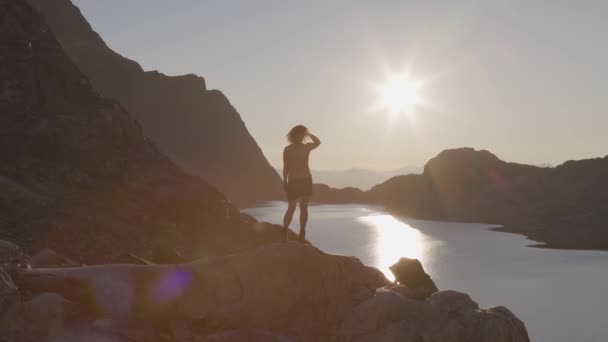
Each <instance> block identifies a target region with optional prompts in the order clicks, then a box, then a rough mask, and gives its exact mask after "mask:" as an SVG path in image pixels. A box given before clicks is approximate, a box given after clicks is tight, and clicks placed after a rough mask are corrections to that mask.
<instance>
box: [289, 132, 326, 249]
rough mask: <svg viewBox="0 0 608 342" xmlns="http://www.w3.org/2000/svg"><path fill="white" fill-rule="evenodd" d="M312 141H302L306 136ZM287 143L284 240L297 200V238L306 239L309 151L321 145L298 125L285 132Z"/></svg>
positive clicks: (309, 180)
mask: <svg viewBox="0 0 608 342" xmlns="http://www.w3.org/2000/svg"><path fill="white" fill-rule="evenodd" d="M307 137H308V138H310V140H312V142H309V143H304V140H305V139H306V138H307ZM287 140H288V141H289V145H287V147H285V150H283V187H284V188H285V192H287V200H288V201H289V205H288V207H287V212H286V213H285V218H284V219H283V227H285V241H287V233H288V230H289V225H290V224H291V219H292V218H293V213H294V212H295V211H296V206H297V204H298V200H299V202H300V236H299V240H300V241H301V242H304V241H305V240H306V223H307V222H308V199H309V198H310V196H311V195H312V175H311V174H310V169H309V168H308V156H309V155H310V151H312V150H314V149H315V148H317V147H319V145H321V141H320V140H319V138H317V137H315V136H314V135H313V134H311V133H310V132H309V131H308V128H306V126H302V125H298V126H295V127H294V128H292V129H291V130H290V131H289V133H287Z"/></svg>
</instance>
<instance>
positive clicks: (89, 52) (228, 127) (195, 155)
mask: <svg viewBox="0 0 608 342" xmlns="http://www.w3.org/2000/svg"><path fill="white" fill-rule="evenodd" d="M28 2H29V3H30V4H31V5H32V6H34V7H35V8H37V9H38V10H39V11H40V13H41V14H42V15H43V16H44V17H45V20H46V21H47V23H48V25H49V26H50V28H51V30H52V31H53V33H54V34H55V36H56V38H57V39H58V41H59V42H60V44H61V45H62V46H63V48H64V50H65V51H66V53H67V55H68V56H69V57H70V59H71V60H72V61H73V62H74V63H75V64H76V66H77V67H78V68H79V69H80V70H81V71H82V72H83V73H84V75H85V76H86V77H87V78H88V79H89V80H90V81H91V84H92V87H93V89H94V90H95V91H98V92H99V93H101V94H102V95H103V96H105V97H108V98H112V99H116V100H118V101H120V103H121V104H122V105H123V106H124V107H125V108H126V110H128V111H129V113H130V114H131V115H133V117H134V118H136V119H137V120H138V121H139V122H140V123H141V125H142V128H143V132H144V135H145V136H146V137H148V138H150V139H151V140H152V141H154V142H155V143H157V144H158V146H159V148H160V149H161V150H162V151H163V152H164V153H165V154H166V155H168V156H169V157H171V159H172V160H174V161H175V162H176V163H178V164H179V165H180V166H181V167H183V168H185V169H186V170H187V171H188V172H189V173H191V174H195V175H199V176H201V177H203V178H204V179H205V180H207V181H209V182H210V183H211V184H212V185H214V186H215V187H217V188H218V189H220V190H221V191H222V192H223V193H224V194H226V196H227V198H228V199H229V200H231V201H233V202H236V203H238V204H248V203H252V202H254V201H263V200H270V199H273V200H276V199H279V198H282V196H283V191H282V181H281V179H280V177H279V175H278V174H277V172H276V171H275V170H274V169H273V168H272V166H271V165H270V164H269V163H268V161H267V160H266V158H265V157H264V154H263V153H262V150H261V149H260V148H259V146H258V145H257V143H256V141H255V140H254V139H253V137H252V136H251V134H249V132H248V130H247V127H246V126H245V123H244V122H243V121H242V120H241V117H240V115H239V113H238V112H237V110H236V109H235V108H234V107H233V106H232V105H231V104H230V102H229V100H228V99H227V97H226V96H224V94H223V93H222V92H220V91H218V90H208V89H207V88H206V85H205V80H204V79H203V78H202V77H198V76H196V75H192V74H190V75H182V76H167V75H164V74H162V73H160V72H158V71H144V70H143V69H142V68H141V66H140V65H139V64H138V63H137V62H135V61H132V60H129V59H127V58H125V57H123V56H121V55H119V54H118V53H116V52H115V51H113V50H112V49H111V48H110V47H108V46H107V45H106V43H105V42H104V41H103V39H102V38H101V37H100V36H99V35H98V34H97V33H96V32H95V31H93V29H92V28H91V26H90V25H89V23H88V22H87V21H86V19H85V18H84V17H83V16H82V14H81V13H80V10H79V9H78V7H76V6H75V5H74V4H73V3H72V2H71V1H70V0H28ZM117 10H119V9H118V8H117ZM175 53H178V54H179V52H178V51H176V52H175ZM243 170H246V172H243Z"/></svg>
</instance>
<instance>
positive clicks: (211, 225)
mask: <svg viewBox="0 0 608 342" xmlns="http://www.w3.org/2000/svg"><path fill="white" fill-rule="evenodd" d="M0 44H1V46H2V48H1V49H0V194H1V195H0V236H1V237H2V238H5V239H10V240H13V241H17V242H19V243H20V244H22V245H24V246H25V247H27V248H28V249H36V248H39V247H42V246H49V247H51V248H56V249H58V250H62V251H65V252H66V253H67V254H69V255H70V256H72V257H73V258H76V259H79V260H81V261H85V262H100V261H104V262H105V261H117V260H122V259H124V256H125V254H126V253H127V252H135V253H138V254H141V255H144V256H152V254H153V251H154V250H159V249H160V250H163V249H166V248H169V249H173V248H175V249H178V250H180V251H181V252H183V253H185V254H186V255H188V256H195V255H205V254H209V253H213V254H217V253H220V254H221V253H229V252H234V251H237V250H241V249H245V248H248V247H251V246H255V245H259V244H261V243H264V242H265V241H267V240H268V238H269V235H272V233H273V232H274V229H273V228H272V227H270V226H269V225H261V224H260V225H256V224H255V222H254V221H253V220H252V219H250V218H248V217H246V216H243V215H241V214H240V213H239V212H238V210H237V209H236V208H234V207H233V206H232V205H231V204H230V203H229V202H227V201H226V199H225V198H224V196H223V195H222V194H221V193H220V192H218V191H217V190H215V188H213V187H212V186H210V185H209V184H207V183H206V182H204V181H203V180H201V179H200V178H198V177H193V176H189V175H187V174H186V173H185V172H184V171H182V170H181V169H180V168H178V167H177V166H175V165H174V164H173V163H172V162H171V161H170V160H169V159H168V158H167V157H166V156H164V155H163V154H162V153H160V152H159V151H158V150H157V149H156V147H155V146H154V145H153V144H152V143H150V142H149V141H148V140H147V139H146V138H145V137H144V135H143V134H142V130H141V128H140V126H139V124H138V123H137V121H135V120H134V119H133V118H132V117H131V116H130V115H129V114H128V113H127V111H125V109H123V107H122V106H121V105H120V104H119V103H118V102H116V101H114V100H108V99H105V98H103V97H100V96H99V95H98V94H97V93H96V92H94V91H93V88H92V87H91V85H90V83H89V81H88V80H87V78H86V77H85V76H84V75H83V74H82V73H81V72H80V71H79V70H78V68H77V67H76V66H75V65H73V63H72V62H71V61H70V59H69V58H68V56H67V55H66V54H65V53H64V51H63V49H62V48H61V46H60V45H59V43H58V42H57V41H56V39H55V38H54V36H53V34H52V33H51V30H50V28H49V27H48V26H47V25H46V24H45V22H44V19H43V18H42V16H40V15H39V14H38V13H37V12H36V11H35V10H34V9H33V8H31V7H30V6H28V5H27V4H25V3H24V2H23V1H17V0H0ZM254 225H255V226H256V228H257V229H255V230H254V229H253V226H254ZM276 233H277V234H278V233H279V232H278V231H277V232H276ZM276 238H278V235H277V236H276Z"/></svg>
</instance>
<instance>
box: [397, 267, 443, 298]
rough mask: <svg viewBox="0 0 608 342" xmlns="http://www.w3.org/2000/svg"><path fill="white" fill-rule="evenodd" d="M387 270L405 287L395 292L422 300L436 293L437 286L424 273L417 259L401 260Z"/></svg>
mask: <svg viewBox="0 0 608 342" xmlns="http://www.w3.org/2000/svg"><path fill="white" fill-rule="evenodd" d="M389 269H390V270H391V272H393V274H394V275H395V280H396V281H397V282H398V283H399V284H402V285H405V287H406V289H401V291H399V290H397V292H400V293H402V294H404V295H406V296H409V297H413V298H422V299H424V298H428V297H429V296H430V295H432V294H433V293H435V292H437V291H438V289H437V285H435V282H434V281H433V279H431V276H430V275H428V274H427V273H426V272H425V271H424V268H422V264H421V263H420V261H419V260H418V259H410V258H401V259H399V261H397V262H396V263H395V264H394V265H392V266H390V267H389ZM403 291H405V292H403Z"/></svg>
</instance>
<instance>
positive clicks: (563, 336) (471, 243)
mask: <svg viewBox="0 0 608 342" xmlns="http://www.w3.org/2000/svg"><path fill="white" fill-rule="evenodd" d="M285 208H286V204H285V203H283V202H272V203H270V204H269V205H268V206H264V207H259V208H252V209H247V210H245V211H246V212H247V213H249V214H251V215H253V216H255V217H256V218H257V219H259V220H262V221H268V222H273V223H281V222H282V220H283V213H284V211H285ZM297 215H298V212H297V211H296V215H294V223H293V224H292V229H294V230H296V231H297V230H298V229H299V228H298V223H297V221H298V217H297ZM491 227H493V226H490V225H481V224H470V223H446V222H433V221H422V220H413V219H409V218H402V217H395V216H393V215H390V214H388V213H386V212H384V211H383V210H382V209H381V208H379V207H374V206H363V205H319V206H311V207H310V219H309V224H308V229H307V238H308V240H310V241H311V242H313V243H314V244H315V245H316V246H318V247H320V248H321V249H323V250H325V251H327V252H329V253H334V254H342V255H353V256H356V257H358V258H360V259H361V260H362V261H363V262H364V263H365V264H367V265H371V266H375V267H377V268H379V269H380V270H381V271H383V272H384V273H385V274H386V275H387V277H389V279H392V274H390V271H388V266H390V265H391V264H393V263H394V262H395V261H397V260H398V259H399V258H400V257H402V256H406V257H413V258H418V259H420V261H421V262H422V264H423V265H424V267H425V269H426V271H427V272H428V273H429V274H430V275H431V276H432V277H433V279H434V280H435V282H436V283H437V286H438V287H439V288H440V289H444V290H445V289H453V290H458V291H462V292H466V293H468V294H469V295H471V297H472V298H473V299H474V300H475V301H477V302H478V303H479V304H480V306H482V307H489V306H495V305H504V306H507V307H508V308H509V309H511V310H512V311H513V312H514V313H515V314H516V315H517V316H518V317H519V318H520V319H522V320H523V321H524V323H525V324H526V327H527V328H528V332H529V334H530V338H531V340H532V341H534V342H536V341H541V342H544V341H547V342H587V341H589V342H591V341H593V342H600V341H608V315H607V314H606V312H607V310H608V295H607V294H606V292H607V291H608V252H602V251H571V250H552V249H540V248H530V247H527V246H529V245H531V244H534V242H533V241H530V240H528V239H526V238H525V237H523V236H521V235H517V234H508V233H500V232H494V231H490V230H488V228H491Z"/></svg>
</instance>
